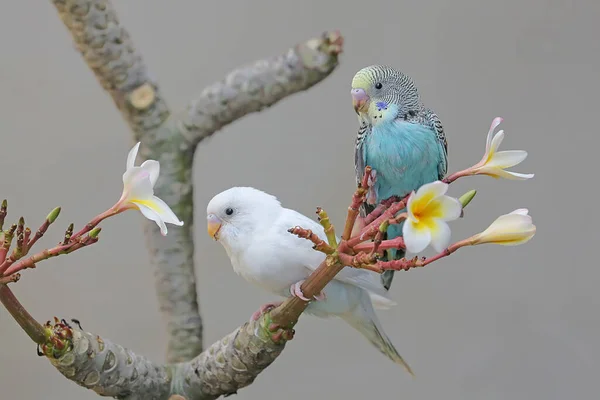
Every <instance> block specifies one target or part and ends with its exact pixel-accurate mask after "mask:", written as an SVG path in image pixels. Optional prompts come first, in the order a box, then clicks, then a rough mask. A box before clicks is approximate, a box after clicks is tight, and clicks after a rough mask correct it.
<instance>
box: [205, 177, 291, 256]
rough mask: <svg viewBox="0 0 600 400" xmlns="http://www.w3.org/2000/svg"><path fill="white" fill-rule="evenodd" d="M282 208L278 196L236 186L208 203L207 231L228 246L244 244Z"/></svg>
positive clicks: (273, 218) (228, 247) (275, 216)
mask: <svg viewBox="0 0 600 400" xmlns="http://www.w3.org/2000/svg"><path fill="white" fill-rule="evenodd" d="M281 210H282V207H281V203H280V202H279V200H277V198H276V197H275V196H272V195H270V194H268V193H265V192H263V191H261V190H258V189H254V188H252V187H233V188H230V189H227V190H225V191H223V192H221V193H219V194H217V195H216V196H215V197H213V198H212V199H211V200H210V202H209V203H208V206H207V207H206V222H207V231H208V234H209V235H210V236H211V237H212V238H213V239H215V240H217V241H219V242H221V244H223V246H225V248H226V249H231V248H236V247H239V246H242V247H243V246H244V245H243V243H244V242H247V241H248V240H250V239H251V237H252V234H253V233H255V232H256V231H258V230H260V229H262V228H263V227H265V226H268V225H270V224H271V223H272V222H273V221H274V220H275V218H277V216H278V215H279V213H280V212H281Z"/></svg>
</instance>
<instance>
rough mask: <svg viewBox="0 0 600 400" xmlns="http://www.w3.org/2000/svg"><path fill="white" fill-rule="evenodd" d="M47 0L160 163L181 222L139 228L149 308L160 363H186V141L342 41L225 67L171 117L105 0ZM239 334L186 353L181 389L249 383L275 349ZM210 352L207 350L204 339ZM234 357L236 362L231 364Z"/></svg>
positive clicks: (292, 87) (328, 36)
mask: <svg viewBox="0 0 600 400" xmlns="http://www.w3.org/2000/svg"><path fill="white" fill-rule="evenodd" d="M52 1H53V3H54V5H55V6H56V9H57V10H58V13H59V15H60V18H61V19H62V21H63V22H64V23H65V25H66V27H67V28H68V30H69V32H70V33H71V35H72V37H73V39H74V41H75V43H76V45H77V48H78V50H79V51H80V52H81V54H82V56H83V58H84V60H85V61H86V63H87V64H88V65H89V67H90V69H91V70H92V71H93V72H94V74H95V75H96V78H97V79H98V81H99V82H100V84H101V85H102V87H103V88H104V89H105V90H106V91H107V92H108V93H109V94H110V95H111V97H112V98H113V100H114V102H115V104H116V106H117V108H118V109H119V110H120V111H121V113H122V114H123V117H124V119H125V120H126V121H127V123H128V124H129V126H130V127H131V129H132V131H133V133H134V137H135V139H136V141H137V140H139V141H141V142H142V146H141V148H140V154H141V155H142V157H144V158H152V159H155V160H158V161H159V162H160V165H161V177H160V178H159V180H158V183H157V185H156V187H155V192H156V195H157V196H159V197H161V198H162V199H163V200H165V201H166V202H167V203H168V204H169V205H170V206H171V207H172V208H173V210H174V211H175V213H176V214H177V215H178V216H179V218H180V219H181V220H183V221H184V222H185V225H184V226H183V227H181V228H175V229H171V230H170V232H169V235H168V236H167V237H162V236H160V233H159V231H158V229H157V228H156V226H155V225H154V223H152V222H147V224H146V226H145V233H146V239H147V242H148V248H149V251H150V258H151V262H152V263H153V265H154V266H155V271H156V272H155V275H156V290H157V296H158V300H159V305H160V309H161V311H162V313H163V316H164V318H165V320H166V325H167V330H168V333H169V343H168V346H167V359H168V362H171V363H177V362H185V361H187V360H191V359H193V358H194V357H195V356H196V355H198V354H199V353H200V352H201V351H202V320H201V318H200V313H199V307H198V302H197V293H196V278H195V273H194V264H193V258H194V242H193V238H192V237H193V235H192V232H193V220H194V215H193V186H192V165H193V158H194V151H195V148H196V145H197V144H198V143H199V142H200V141H201V140H202V139H203V138H205V137H207V136H209V135H211V134H212V133H214V132H215V131H217V130H218V129H219V128H221V127H223V126H224V125H226V124H228V123H230V122H232V121H234V120H236V119H237V118H240V117H242V116H244V115H246V114H248V113H251V112H255V111H259V110H261V109H263V108H264V107H268V106H271V105H273V104H275V103H276V102H277V101H279V100H280V99H282V98H284V97H285V96H288V95H290V94H293V93H296V92H298V91H301V90H305V89H308V88H309V87H311V86H312V85H314V84H316V83H318V82H320V81H321V80H323V79H324V78H326V77H327V76H328V75H329V74H330V73H331V72H332V71H333V69H334V68H335V67H336V66H337V63H338V54H339V53H340V52H341V49H342V48H341V46H342V38H341V36H340V35H339V33H337V32H329V33H325V34H323V35H322V37H321V38H318V39H312V40H309V41H307V42H306V43H303V44H299V45H297V46H295V47H294V48H292V49H290V50H288V51H287V52H285V53H284V54H283V55H281V56H278V57H274V58H271V59H268V60H262V61H258V62H255V63H254V64H251V65H249V66H247V67H243V68H240V69H238V70H235V71H233V72H232V73H230V74H229V75H228V76H227V77H226V78H225V79H224V80H223V81H221V82H219V83H216V84H214V85H211V86H210V87H209V88H207V89H205V90H204V91H203V92H202V94H201V96H200V98H199V99H197V100H196V101H194V102H193V103H192V105H191V106H190V107H188V109H187V110H185V111H182V112H181V113H180V114H179V115H174V114H171V112H170V110H169V108H168V106H167V104H166V102H165V100H164V99H163V97H162V95H161V93H160V91H159V88H158V85H157V84H156V82H153V81H151V79H150V78H149V76H148V72H147V68H146V66H145V64H144V62H143V60H142V57H141V55H140V54H139V53H138V52H137V50H136V49H135V46H134V45H133V42H132V40H131V38H130V36H129V34H128V33H127V31H126V30H125V29H124V28H123V27H122V26H121V25H120V23H119V20H118V18H117V15H116V12H115V9H114V7H113V5H112V4H111V2H110V1H109V0H52ZM251 326H252V325H251ZM240 329H242V330H241V331H239V332H245V330H247V329H249V328H248V327H245V328H240ZM244 335H247V333H244V334H243V335H242V333H239V334H238V336H237V337H238V338H239V340H232V339H233V338H231V337H226V338H224V339H223V340H227V339H228V338H229V340H230V342H229V343H237V344H236V345H235V346H238V347H235V346H234V345H233V344H230V345H224V344H220V345H218V346H217V347H220V348H222V349H229V350H228V351H229V353H227V354H229V355H228V356H224V357H216V356H215V357H216V358H215V359H214V360H216V361H211V360H212V359H213V358H211V357H209V356H206V355H205V356H204V358H203V357H202V355H201V356H200V357H199V358H196V359H195V361H194V362H195V363H196V364H195V366H194V371H196V370H197V371H198V375H197V378H194V379H191V378H190V379H191V380H190V382H192V381H193V383H194V384H193V385H192V384H191V383H186V384H187V385H189V391H190V393H193V394H194V395H195V394H196V393H205V392H206V393H211V396H214V397H218V395H220V394H226V393H231V392H234V391H235V390H236V389H237V388H240V387H243V386H245V385H247V384H249V383H251V382H252V380H253V379H254V378H255V377H256V375H257V374H258V373H259V372H260V371H261V370H262V369H263V368H264V367H265V366H266V365H268V364H270V362H271V361H272V360H273V359H274V358H275V357H276V356H277V354H279V351H281V348H277V349H278V350H277V351H275V350H274V349H273V348H272V343H271V342H269V341H262V340H258V341H256V340H254V339H251V338H250V339H244V338H246V337H247V336H244ZM256 337H259V336H256ZM242 339H244V340H242ZM222 342H223V341H221V343H222ZM227 346H234V347H231V348H230V347H227ZM211 349H213V350H212V351H214V350H215V348H214V345H213V347H211ZM209 350H210V349H209ZM115 354H116V353H115ZM203 354H206V353H203ZM228 357H230V358H228ZM237 360H241V362H242V364H243V365H245V367H244V368H242V369H241V370H240V369H239V368H238V366H239V364H238V362H237ZM185 365H187V364H181V366H180V367H177V371H179V370H180V369H185ZM240 371H241V372H240ZM156 373H157V374H158V373H159V372H158V370H156ZM176 376H179V375H176ZM192 378H193V377H192ZM215 379H216V380H215ZM198 385H204V386H202V387H204V388H206V390H205V389H201V390H200V391H199V392H196V391H197V390H198V389H194V388H196V387H198ZM184 386H185V385H184ZM135 390H142V389H140V388H139V387H136V388H135ZM119 393H120V392H119ZM143 393H148V392H143ZM138 394H139V393H132V394H131V395H130V396H134V395H138ZM120 396H123V394H120ZM142 397H143V396H141V397H139V398H142ZM186 397H187V396H186ZM131 398H138V397H131Z"/></svg>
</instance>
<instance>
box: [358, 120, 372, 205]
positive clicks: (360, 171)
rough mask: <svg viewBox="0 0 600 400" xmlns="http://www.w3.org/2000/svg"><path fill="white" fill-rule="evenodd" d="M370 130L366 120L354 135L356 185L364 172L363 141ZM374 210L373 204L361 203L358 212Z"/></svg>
mask: <svg viewBox="0 0 600 400" xmlns="http://www.w3.org/2000/svg"><path fill="white" fill-rule="evenodd" d="M370 132H371V126H370V125H369V124H368V123H366V122H361V124H360V127H359V128H358V134H357V135H356V145H355V146H354V172H355V175H356V185H357V186H358V185H359V184H360V183H361V180H362V177H363V175H364V174H365V167H366V165H365V155H364V143H365V138H366V137H367V135H368V134H369V133H370ZM373 210H374V207H373V206H370V205H368V204H367V203H363V204H361V206H360V209H359V213H360V216H361V217H366V216H367V215H368V214H369V213H370V212H371V211H373Z"/></svg>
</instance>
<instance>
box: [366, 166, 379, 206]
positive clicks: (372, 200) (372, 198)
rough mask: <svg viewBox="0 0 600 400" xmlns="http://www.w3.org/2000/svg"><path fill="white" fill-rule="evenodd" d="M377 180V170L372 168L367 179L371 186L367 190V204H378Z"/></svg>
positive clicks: (368, 184)
mask: <svg viewBox="0 0 600 400" xmlns="http://www.w3.org/2000/svg"><path fill="white" fill-rule="evenodd" d="M375 182H377V171H376V170H374V169H373V170H371V174H370V176H369V179H368V180H367V187H368V188H369V190H368V192H367V204H370V205H374V204H377V193H376V192H375Z"/></svg>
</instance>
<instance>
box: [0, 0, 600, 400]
mask: <svg viewBox="0 0 600 400" xmlns="http://www.w3.org/2000/svg"><path fill="white" fill-rule="evenodd" d="M33 3H36V4H33ZM117 9H118V11H119V14H120V17H121V20H122V21H123V23H124V24H125V25H126V26H127V28H128V30H129V31H130V33H131V34H132V36H133V38H134V41H135V42H136V44H137V45H138V46H139V48H140V49H141V50H142V52H143V54H144V56H145V59H146V61H147V63H148V65H149V67H150V69H151V71H152V72H153V74H154V75H155V76H156V77H157V78H158V79H159V81H160V83H161V85H162V88H163V90H164V92H165V94H166V95H167V96H168V99H169V103H170V105H171V106H172V107H173V108H181V107H183V106H185V105H186V103H187V101H188V100H189V99H191V98H192V97H193V96H194V95H195V94H197V93H199V92H200V90H201V89H202V88H203V87H204V86H205V85H207V84H209V83H211V82H212V81H214V80H216V79H219V78H221V77H222V76H223V74H224V73H225V72H226V71H228V70H230V69H232V68H234V67H236V66H238V65H239V64H241V63H245V62H249V61H252V60H254V59H257V58H260V57H263V56H269V55H272V54H277V53H280V52H282V51H284V50H286V49H287V48H288V47H289V46H291V45H292V44H294V43H296V42H299V41H303V40H305V39H308V38H310V37H313V36H315V35H318V34H320V32H321V31H324V30H326V29H335V28H339V29H341V31H342V33H343V34H344V36H345V39H346V43H345V53H344V54H343V57H342V60H341V66H340V67H339V69H338V70H337V71H336V72H334V74H333V75H332V76H331V77H330V78H328V79H327V80H326V81H324V82H323V83H322V84H320V85H318V86H317V87H315V88H313V89H311V90H309V91H307V92H304V93H301V94H299V95H296V96H294V97H291V98H288V99H286V100H284V101H282V102H281V103H280V104H278V105H277V106H275V107H273V108H271V109H269V110H266V111H265V112H262V113H260V114H255V115H251V116H249V117H247V118H244V119H243V120H240V121H238V122H236V123H234V124H233V125H231V126H228V127H226V128H225V129H224V130H223V131H222V132H220V133H219V134H218V135H216V136H215V137H213V138H211V139H210V140H207V141H206V142H204V143H203V144H202V145H201V146H200V147H199V148H198V151H197V159H196V165H195V171H194V173H195V182H196V184H197V186H196V201H197V203H196V211H197V214H196V218H197V219H196V234H195V237H196V240H197V262H196V264H197V265H196V271H197V274H198V281H199V293H200V294H199V298H200V302H201V309H202V315H203V317H204V321H205V324H206V329H205V343H206V344H209V343H211V342H213V341H214V340H217V339H218V338H220V337H222V336H223V335H225V334H226V333H228V332H230V331H232V330H233V329H234V328H235V327H237V326H238V325H240V324H241V323H243V322H244V321H245V320H247V319H248V317H249V316H250V314H251V313H252V312H254V311H255V310H256V309H257V308H258V307H259V306H260V305H261V304H262V303H265V302H267V301H269V300H273V297H272V296H270V295H268V294H266V293H263V292H261V290H260V289H258V288H256V287H254V286H251V285H250V284H247V283H246V282H245V281H244V280H243V279H242V278H241V277H238V276H236V275H235V273H234V272H233V270H232V268H231V266H230V264H229V261H228V259H227V257H226V254H225V251H224V250H223V249H222V247H221V246H220V245H219V244H217V243H215V242H213V241H211V240H210V238H209V237H208V235H207V234H206V231H205V224H204V212H205V207H206V204H207V202H208V201H209V200H210V198H211V197H212V196H214V195H215V194H216V193H218V192H220V191H221V190H224V189H226V188H228V187H231V186H234V185H251V186H255V187H258V188H261V189H263V190H266V191H268V192H270V193H273V194H276V195H277V196H278V197H279V198H280V199H281V200H282V201H283V203H284V205H286V206H288V207H291V208H295V209H297V210H299V211H301V212H303V213H305V214H307V215H313V214H312V213H313V211H314V207H316V206H323V207H325V208H326V209H327V210H328V211H329V212H330V214H331V215H332V218H333V220H334V221H335V222H337V223H338V224H341V221H342V220H343V218H344V214H345V210H346V207H347V204H348V201H349V198H350V195H351V193H352V191H353V187H354V186H353V185H354V179H353V164H352V162H353V160H352V151H353V150H352V149H353V144H354V135H355V132H356V128H357V122H356V117H355V115H354V112H353V110H352V107H351V102H350V98H349V90H350V87H349V85H350V81H351V79H352V76H353V74H354V73H355V72H356V71H357V70H358V69H360V68H362V67H363V66H366V65H368V64H371V63H388V64H391V65H394V66H396V67H398V68H400V69H402V70H404V71H405V72H407V73H408V74H410V75H411V76H412V77H413V78H414V79H415V80H416V82H417V84H418V85H419V87H420V90H421V94H422V96H423V99H424V101H425V102H426V104H427V105H428V106H430V107H432V108H434V109H435V110H436V111H437V113H438V114H439V116H440V117H441V119H442V122H443V123H444V126H445V128H446V131H447V134H448V139H449V151H450V170H451V171H456V170H458V169H462V168H464V167H467V166H469V165H471V164H472V163H474V162H477V161H478V160H479V159H480V157H481V155H482V152H483V150H484V146H485V135H486V133H487V130H488V127H489V124H490V123H491V121H492V119H493V118H494V117H495V116H497V115H500V116H503V117H504V118H505V122H504V123H503V125H502V126H501V127H502V128H504V129H505V131H506V139H505V142H504V143H503V145H502V148H503V149H505V150H509V149H526V150H528V151H529V154H530V155H529V158H528V159H527V160H526V161H525V162H524V163H523V164H522V165H520V166H519V167H518V168H515V170H516V171H519V172H535V173H536V177H535V178H534V179H533V180H530V181H528V182H514V181H506V180H494V179H491V178H486V177H475V178H469V179H465V180H461V181H459V182H457V183H456V184H455V185H452V188H451V194H453V195H457V196H458V195H460V194H462V193H463V192H464V191H466V190H468V189H471V188H476V189H478V191H479V193H478V195H477V197H476V199H475V201H474V202H473V203H472V204H471V205H470V206H469V209H468V213H467V217H466V218H465V219H463V220H460V221H458V222H456V223H454V224H453V225H452V228H453V238H454V239H460V238H463V237H466V236H467V235H470V234H472V233H476V232H478V231H479V230H481V229H483V228H485V227H486V226H487V224H488V223H489V222H491V221H492V220H493V219H494V218H495V217H496V216H497V215H500V214H504V213H506V212H509V211H512V210H514V209H516V208H520V207H528V208H529V209H530V212H531V214H532V215H533V217H534V220H535V222H536V224H537V226H538V233H537V235H536V237H535V238H534V239H533V240H532V241H531V242H529V243H528V244H527V245H525V246H520V247H501V246H482V247H478V248H471V249H467V250H461V251H460V252H459V253H457V254H456V255H455V256H453V257H451V258H449V259H446V260H444V261H442V262H439V263H436V264H433V265H431V266H430V267H428V268H425V269H422V270H417V271H412V272H408V273H406V272H404V273H399V274H398V275H397V277H396V280H395V282H394V286H393V288H392V297H393V298H394V299H395V300H396V301H397V302H398V303H399V306H398V307H395V308H394V309H392V310H389V311H384V312H381V313H380V316H381V319H382V322H383V324H384V327H385V328H386V330H387V333H388V334H389V336H390V337H391V338H392V339H393V341H394V342H395V344H396V345H397V347H398V348H399V349H400V352H401V353H402V355H403V356H404V357H405V358H406V359H407V360H408V362H409V363H410V365H411V366H412V367H413V368H414V370H415V372H416V374H417V378H416V379H414V380H413V379H411V378H410V377H409V376H408V375H407V374H406V373H405V372H404V371H403V370H402V369H401V368H400V367H399V366H396V365H394V364H392V363H390V362H389V361H388V360H387V359H385V358H384V357H383V356H382V355H380V354H379V353H378V352H377V351H375V350H374V349H373V348H371V347H370V345H369V344H368V343H367V342H366V341H365V340H364V339H363V338H362V337H360V336H359V335H358V334H357V333H355V332H353V331H351V330H350V329H347V328H346V326H345V325H344V324H343V323H342V322H341V321H335V320H332V321H327V320H318V319H316V318H312V317H305V318H303V319H302V321H301V323H300V324H299V326H298V329H297V337H296V339H294V341H293V342H290V343H289V345H288V347H287V348H286V350H285V352H284V354H283V355H282V356H281V357H280V358H279V359H278V360H277V361H276V362H275V364H274V365H272V366H271V367H270V368H269V369H268V370H266V371H264V372H263V373H262V374H261V375H260V376H259V377H258V379H257V380H256V382H255V383H254V384H253V385H252V386H250V387H249V388H246V389H243V390H242V391H241V392H240V393H239V395H238V397H239V398H243V399H264V398H272V397H274V396H276V395H277V396H278V397H279V396H281V397H283V396H285V398H287V399H289V400H291V399H305V398H307V397H309V396H310V397H312V398H323V399H325V398H331V397H332V396H333V398H344V397H345V398H349V399H362V398H367V397H368V396H375V397H376V398H398V397H399V396H402V398H410V399H437V398H444V399H446V400H454V399H456V400H465V399H488V400H492V399H508V398H510V399H563V398H567V396H568V397H569V398H581V399H587V398H595V397H596V396H597V379H598V378H597V375H598V371H599V370H598V359H600V346H599V345H598V337H599V336H600V317H599V316H598V309H599V306H600V294H599V293H598V291H597V286H598V283H599V278H600V272H599V269H598V267H597V260H595V259H594V257H595V255H596V252H597V247H595V245H596V241H595V239H597V237H598V234H597V230H596V229H597V226H598V222H599V221H598V211H597V193H598V191H597V189H596V186H597V174H596V170H597V158H596V157H597V148H598V145H599V144H600V141H599V140H598V131H597V129H598V126H597V124H596V123H595V121H596V114H597V112H598V104H599V103H598V99H597V94H598V92H599V89H600V84H599V81H598V70H599V69H600V55H599V52H600V41H598V37H599V36H600V28H597V27H596V26H595V25H596V23H597V19H598V16H600V4H599V3H598V2H597V1H595V0H577V1H567V0H562V1H561V0H528V1H521V0H507V1H476V0H471V1H469V0H458V1H444V0H437V1H412V2H407V1H404V2H388V1H383V0H381V1H375V0H374V1H370V2H364V1H356V0H352V1H345V2H342V1H336V2H333V1H330V2H323V1H318V0H310V1H293V0H280V1H277V2H273V1H267V0H260V1H234V2H199V1H170V2H166V1H148V0H130V1H127V2H125V1H121V2H117ZM0 49H1V52H2V54H1V56H0V131H1V135H2V136H1V138H2V142H1V143H2V144H1V154H2V156H1V158H0V171H1V172H0V177H1V178H0V182H1V186H0V187H1V189H0V191H1V196H2V197H6V198H8V200H9V204H10V207H9V215H10V217H11V218H12V219H15V218H17V216H19V215H21V214H22V215H24V216H25V217H26V218H27V219H28V220H29V221H30V223H31V225H36V224H37V222H38V221H40V222H41V220H42V219H43V217H44V216H45V215H46V213H47V212H48V210H50V209H51V208H52V207H54V206H56V205H61V206H63V210H64V211H63V213H62V215H61V217H60V219H59V222H58V224H57V226H56V228H55V229H54V230H52V232H51V233H50V234H48V235H47V237H46V238H44V240H43V241H42V243H43V244H46V245H48V246H50V245H53V244H55V243H56V242H57V241H58V240H59V238H60V231H61V229H62V227H64V226H66V225H67V224H68V222H70V221H74V222H75V223H76V224H78V225H79V226H81V225H82V224H84V223H85V222H86V221H87V220H88V219H89V218H91V217H92V216H94V215H96V214H97V213H99V212H101V211H103V210H104V209H106V208H107V207H109V206H111V205H112V204H113V203H114V202H115V201H116V200H117V199H118V197H119V195H120V191H121V174H122V173H123V170H124V166H125V157H126V154H127V151H128V150H129V148H130V146H131V144H132V140H131V138H130V134H129V132H128V129H127V127H126V126H125V124H124V122H123V121H122V119H121V116H120V115H119V113H118V112H117V111H116V109H115V108H114V107H113V104H112V103H111V100H110V99H109V97H108V95H106V94H105V93H103V91H102V90H101V88H100V87H99V85H98V84H97V82H96V81H95V79H94V77H93V75H92V73H91V72H90V71H89V70H88V68H87V66H86V65H85V64H84V63H83V61H82V59H81V58H80V56H79V54H78V53H77V52H76V51H75V50H74V47H73V45H72V43H71V39H70V37H69V35H68V33H67V31H66V29H65V28H64V27H63V25H62V23H61V21H60V20H59V18H58V16H57V13H56V11H55V10H54V8H53V6H52V5H51V4H50V3H49V2H30V1H21V2H18V1H14V2H10V3H9V4H6V5H5V6H4V7H3V12H2V13H0ZM141 219H142V216H141V215H139V214H138V213H133V212H131V213H126V214H125V215H122V216H121V217H119V218H115V219H112V220H110V221H107V222H106V223H105V224H103V228H104V230H103V233H102V240H101V241H100V243H99V244H97V245H95V246H93V247H91V248H89V249H85V250H82V251H80V252H77V253H76V254H73V255H71V256H69V257H61V258H58V259H54V260H52V261H49V262H44V263H42V264H41V265H40V266H39V267H38V269H37V270H35V271H27V272H26V273H25V275H24V279H22V281H21V282H20V283H19V284H18V286H15V287H14V290H15V292H16V294H17V295H18V297H19V298H20V299H21V301H22V302H23V303H24V304H25V305H26V306H27V307H28V309H29V310H30V311H31V313H32V314H33V315H34V316H36V317H37V318H39V320H41V321H43V320H46V319H48V318H50V317H52V316H53V315H58V316H59V317H77V318H79V319H80V320H81V321H82V324H83V327H84V328H85V329H86V330H89V331H92V332H95V333H98V334H101V335H103V336H104V337H107V338H111V339H113V340H115V341H116V342H119V343H120V344H122V345H125V346H129V347H131V348H132V349H133V350H135V351H136V352H139V353H142V354H145V355H147V356H148V357H150V358H151V359H153V360H157V361H160V360H162V359H163V354H164V344H165V332H164V328H163V326H162V325H161V318H160V315H159V312H158V309H157V303H156V300H155V295H154V287H153V278H152V269H151V267H150V266H149V265H148V256H147V253H146V249H145V245H144V239H143V235H142V229H141ZM174 229H175V228H174ZM0 338H1V340H2V345H1V346H0V390H1V393H2V394H1V395H0V397H1V398H2V399H39V398H50V399H59V398H60V399H62V400H71V399H77V400H83V399H94V398H97V397H96V395H95V394H94V393H92V392H89V391H86V390H85V389H82V388H79V387H78V386H76V385H75V384H73V383H71V382H69V381H67V380H66V379H64V378H63V377H62V376H60V375H59V374H58V373H57V372H56V371H55V370H54V369H53V368H52V367H51V366H50V365H49V363H48V362H47V361H46V360H44V359H43V358H38V357H37V356H36V355H35V346H34V345H33V344H32V343H31V342H30V340H29V339H28V338H27V337H26V335H25V334H24V333H23V332H22V331H21V330H20V329H19V328H18V327H17V325H16V323H15V322H14V321H13V320H12V319H11V318H10V316H9V315H8V314H7V313H6V311H5V310H4V309H2V310H0ZM334 382H336V383H334ZM342 396H344V397H342Z"/></svg>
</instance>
